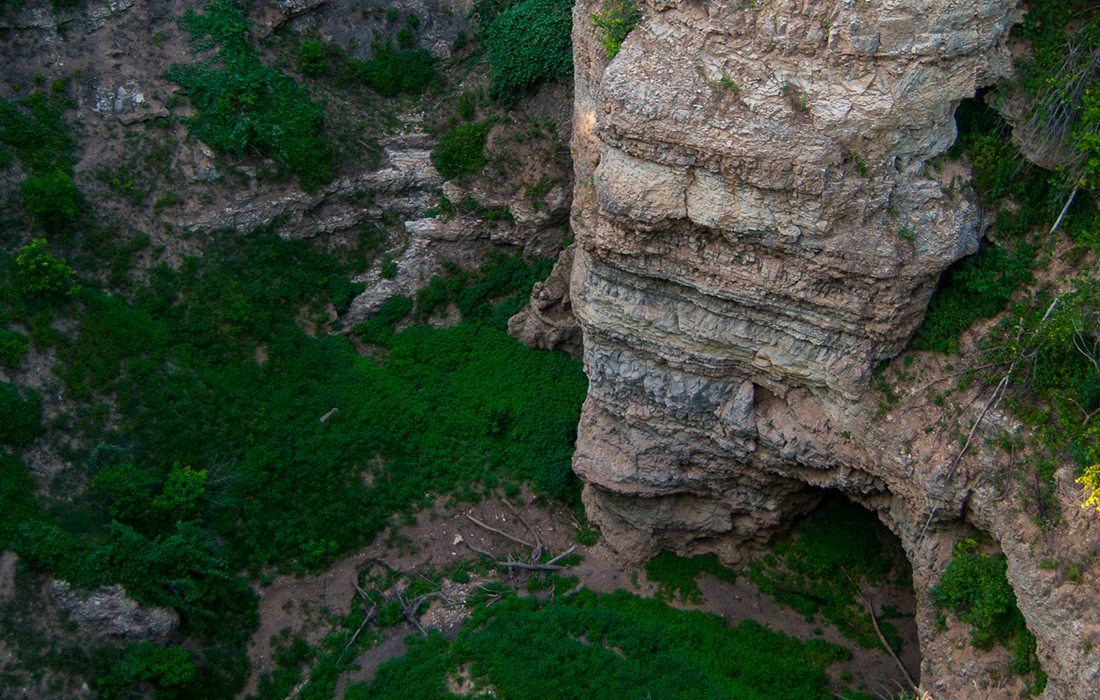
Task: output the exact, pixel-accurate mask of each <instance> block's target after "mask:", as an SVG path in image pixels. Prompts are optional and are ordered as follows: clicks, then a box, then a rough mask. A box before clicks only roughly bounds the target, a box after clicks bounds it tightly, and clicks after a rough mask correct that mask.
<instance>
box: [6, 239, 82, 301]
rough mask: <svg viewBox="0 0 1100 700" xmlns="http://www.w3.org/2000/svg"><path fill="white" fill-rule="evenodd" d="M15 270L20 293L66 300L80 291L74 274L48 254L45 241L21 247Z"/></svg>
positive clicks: (36, 240) (69, 268)
mask: <svg viewBox="0 0 1100 700" xmlns="http://www.w3.org/2000/svg"><path fill="white" fill-rule="evenodd" d="M15 267H16V270H17V272H18V274H19V281H20V285H21V286H22V288H23V291H25V292H27V293H28V294H31V295H34V296H37V297H39V298H46V299H56V298H59V297H67V296H72V295H74V294H76V293H77V291H79V290H80V286H79V285H77V284H76V280H75V278H76V272H75V271H74V270H73V268H71V267H69V264H68V263H66V262H65V261H64V260H60V259H58V258H55V257H54V256H53V254H52V253H50V251H49V249H48V248H47V244H46V239H45V238H36V239H34V240H33V241H31V242H30V243H28V244H27V245H25V246H23V247H22V248H20V249H19V253H18V254H17V255H16V257H15Z"/></svg>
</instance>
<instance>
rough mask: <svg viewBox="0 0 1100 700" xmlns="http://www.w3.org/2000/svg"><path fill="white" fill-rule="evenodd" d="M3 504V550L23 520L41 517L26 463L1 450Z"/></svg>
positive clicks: (0, 392) (0, 498)
mask: <svg viewBox="0 0 1100 700" xmlns="http://www.w3.org/2000/svg"><path fill="white" fill-rule="evenodd" d="M3 386H6V385H0V387H3ZM3 392H4V390H3V389H2V388H0V402H2V401H3V400H4V399H3V398H2V395H3ZM0 410H3V409H2V408H0ZM0 503H3V504H4V507H3V508H0V549H7V548H8V547H9V546H10V544H11V542H12V539H13V538H14V537H15V536H16V534H17V533H18V531H19V525H20V523H24V522H28V521H31V520H33V519H35V518H37V517H38V504H37V503H36V502H35V499H34V480H33V479H31V477H30V474H28V473H27V465H26V464H24V463H23V460H21V459H19V458H18V457H16V456H15V455H10V454H3V453H0Z"/></svg>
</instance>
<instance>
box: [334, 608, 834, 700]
mask: <svg viewBox="0 0 1100 700" xmlns="http://www.w3.org/2000/svg"><path fill="white" fill-rule="evenodd" d="M849 657H850V655H849V654H848V652H847V651H846V650H844V649H842V648H840V647H837V646H835V645H832V644H828V643H826V642H823V641H820V640H811V641H809V642H801V641H798V640H796V639H794V638H792V637H787V636H786V635H782V634H779V633H776V632H772V631H770V630H768V629H766V628H764V627H763V626H762V625H760V624H759V623H757V622H754V621H751V620H746V621H743V622H741V623H740V624H739V625H737V626H736V627H730V626H729V625H727V623H726V621H725V620H723V619H722V618H720V617H718V616H716V615H711V614H707V613H701V612H695V611H684V610H676V609H673V608H670V607H668V606H667V605H665V604H663V603H661V602H660V601H655V600H645V599H642V598H638V597H637V596H634V595H631V594H630V593H626V592H624V591H618V592H616V593H611V594H606V595H601V594H597V593H593V592H591V591H581V592H580V593H579V594H578V595H576V596H574V597H572V598H569V599H566V600H561V599H559V600H556V601H553V602H549V603H546V604H540V603H539V602H538V601H536V600H533V599H531V598H526V599H519V598H509V599H506V600H504V601H502V602H500V603H497V604H495V605H493V606H492V607H491V608H484V609H482V610H480V611H478V612H477V613H475V615H474V617H473V618H472V619H471V620H470V622H468V623H467V624H466V625H464V626H463V628H462V630H461V631H460V632H459V635H458V637H457V638H456V639H455V640H454V641H453V642H448V641H446V640H445V639H444V638H443V637H442V636H441V635H439V634H438V633H436V632H433V633H431V634H430V635H429V636H427V637H423V638H416V639H413V638H410V648H409V651H408V653H407V654H406V655H405V656H404V657H401V658H399V659H395V660H394V661H391V662H389V663H387V664H384V665H383V666H381V667H380V668H379V669H378V673H377V675H376V677H375V680H374V681H373V682H372V683H370V684H369V685H356V686H352V687H350V688H349V689H348V692H347V698H348V700H365V699H366V698H371V699H372V700H383V699H385V698H406V697H410V696H411V697H443V690H444V688H445V687H446V681H447V678H449V677H454V676H455V675H456V674H458V673H459V672H460V669H461V670H464V671H466V672H468V673H469V674H470V676H471V677H472V679H473V680H474V682H475V683H477V684H478V686H479V687H492V688H493V689H494V691H495V694H497V695H499V696H500V697H507V698H516V699H519V700H522V699H525V698H532V699H533V698H539V699H542V698H548V697H558V698H594V699H597V700H598V699H604V698H606V699H608V700H612V699H614V700H618V699H619V698H638V697H641V698H644V697H662V698H700V699H702V698H730V699H732V698H737V699H738V700H756V699H758V698H759V699H761V700H762V699H764V698H767V699H768V700H795V699H796V698H797V699H798V700H814V699H821V700H824V699H825V698H831V697H833V693H832V692H831V691H830V689H829V678H828V676H827V675H826V673H825V672H824V670H823V669H824V668H825V667H827V666H828V665H829V664H831V663H833V662H835V661H838V660H841V659H846V658H849Z"/></svg>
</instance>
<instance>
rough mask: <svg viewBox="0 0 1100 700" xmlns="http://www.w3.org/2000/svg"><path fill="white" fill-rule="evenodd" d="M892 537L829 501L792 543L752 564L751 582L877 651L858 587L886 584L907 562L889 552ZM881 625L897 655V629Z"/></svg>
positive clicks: (866, 517)
mask: <svg viewBox="0 0 1100 700" xmlns="http://www.w3.org/2000/svg"><path fill="white" fill-rule="evenodd" d="M891 537H892V535H891V534H890V533H889V531H888V530H886V528H885V527H883V526H882V524H881V523H880V522H879V521H878V518H877V517H875V515H874V514H873V513H871V512H870V511H868V510H867V509H865V508H862V507H860V506H857V505H855V504H853V503H850V502H847V501H832V502H828V503H826V505H824V506H822V507H821V508H820V509H818V510H817V511H816V512H814V513H813V515H811V516H810V517H809V518H808V519H807V520H806V522H805V524H803V525H802V526H801V527H800V528H799V529H798V530H797V531H796V532H795V533H794V535H793V536H792V537H791V538H789V539H788V540H786V541H784V542H780V543H779V544H777V545H776V546H775V547H773V548H772V550H771V552H769V553H768V554H766V555H765V556H764V557H762V558H761V559H759V560H757V561H754V562H753V563H752V565H751V566H750V567H749V579H750V580H751V581H752V582H753V583H754V584H756V585H757V586H758V587H759V588H760V590H761V591H763V592H765V593H767V594H769V595H771V596H772V597H773V598H775V600H776V601H778V602H780V603H782V604H784V605H788V606H790V607H792V608H794V609H795V610H797V611H798V612H800V613H802V614H803V615H805V616H806V620H807V621H813V619H814V617H815V616H816V615H819V614H820V615H821V616H822V617H824V618H825V619H826V620H829V621H830V622H832V623H833V624H834V625H836V628H837V630H838V631H839V632H840V633H841V634H843V635H844V636H845V637H848V638H849V639H852V640H853V641H855V642H857V643H858V644H859V645H860V646H862V647H866V648H876V647H878V646H879V641H878V638H877V636H876V635H875V632H874V627H873V624H872V621H871V618H870V615H868V613H867V610H866V608H865V607H864V604H863V603H862V602H861V601H860V600H858V598H859V584H860V582H861V581H863V580H867V581H868V582H870V583H879V582H885V581H886V579H887V576H888V575H889V574H890V572H891V570H892V569H893V568H894V567H895V565H896V563H900V562H904V561H905V559H904V555H897V554H893V553H891V552H890V550H889V549H888V543H889V542H890V541H891V539H890V538H891ZM895 547H896V545H895ZM906 584H908V581H906ZM876 615H877V613H876ZM879 617H880V618H881V615H879ZM879 625H880V626H881V628H882V632H883V635H884V636H885V637H886V638H887V640H888V641H889V642H890V644H891V646H893V647H894V650H895V651H896V650H897V649H898V648H899V647H900V645H901V638H900V637H899V636H898V633H897V629H896V628H895V627H894V626H893V625H892V624H891V623H890V622H888V621H883V620H881V619H880V622H879Z"/></svg>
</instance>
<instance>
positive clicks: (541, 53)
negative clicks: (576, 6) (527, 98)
mask: <svg viewBox="0 0 1100 700" xmlns="http://www.w3.org/2000/svg"><path fill="white" fill-rule="evenodd" d="M572 9H573V0H523V1H522V2H519V3H517V4H515V5H512V6H510V7H508V8H507V9H504V10H502V11H501V12H500V13H499V14H497V15H496V17H495V18H494V19H493V21H492V23H490V24H489V25H488V26H487V27H486V29H485V39H484V46H485V50H486V52H487V53H488V58H489V68H490V73H489V78H490V81H491V88H490V91H491V93H492V95H493V97H495V98H498V99H502V100H506V101H511V100H516V99H519V98H520V97H522V96H523V95H524V94H525V93H526V92H527V91H528V90H530V89H531V88H532V87H534V86H535V85H537V84H539V83H540V82H542V81H544V80H552V79H554V78H565V77H568V76H569V75H570V74H571V73H572V71H573V44H572V39H571V32H572V30H573V15H572Z"/></svg>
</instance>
